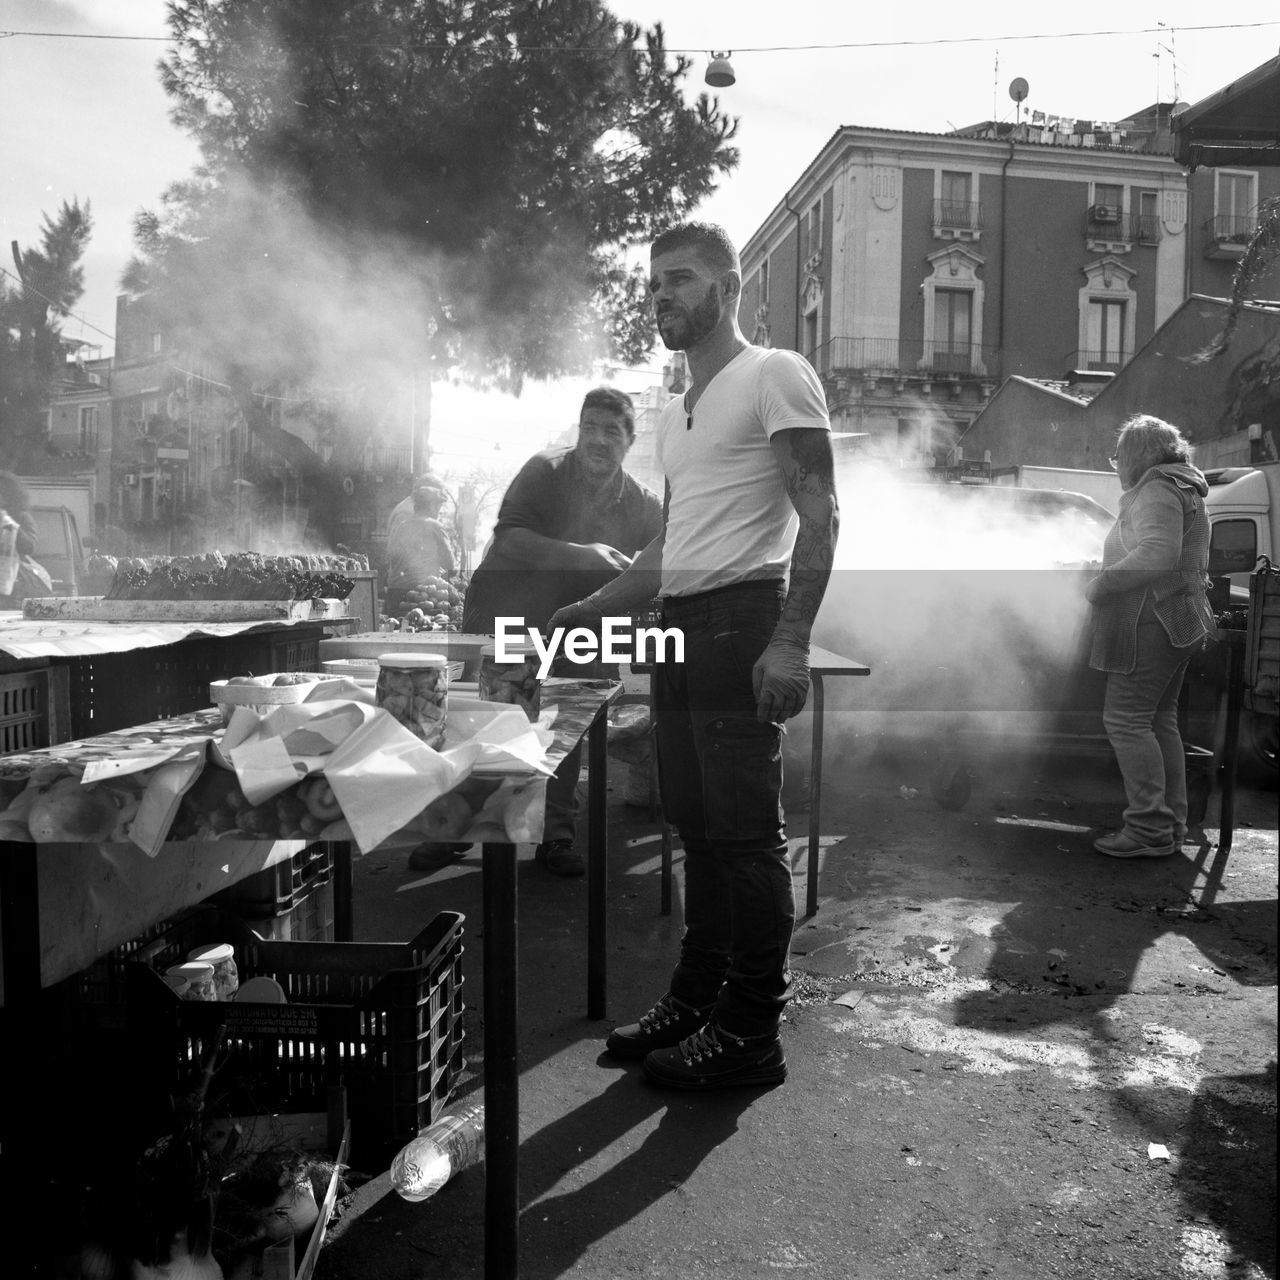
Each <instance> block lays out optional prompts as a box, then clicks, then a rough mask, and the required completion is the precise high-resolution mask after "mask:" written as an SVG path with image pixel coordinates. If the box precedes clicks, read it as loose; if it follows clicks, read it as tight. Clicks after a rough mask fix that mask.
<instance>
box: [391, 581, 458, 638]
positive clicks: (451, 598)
mask: <svg viewBox="0 0 1280 1280" xmlns="http://www.w3.org/2000/svg"><path fill="white" fill-rule="evenodd" d="M465 596H466V579H465V578H463V577H461V576H459V577H457V578H456V579H455V580H454V581H452V582H451V581H450V580H449V579H448V578H443V577H439V576H436V577H432V578H428V579H427V580H426V581H425V582H421V583H419V584H418V585H417V586H415V587H412V588H410V589H409V590H408V591H406V592H405V595H404V602H405V604H406V606H408V612H407V613H406V614H405V619H404V626H405V629H406V630H411V631H458V630H460V629H461V627H462V606H463V601H464V598H465ZM419 615H421V616H420V617H419Z"/></svg>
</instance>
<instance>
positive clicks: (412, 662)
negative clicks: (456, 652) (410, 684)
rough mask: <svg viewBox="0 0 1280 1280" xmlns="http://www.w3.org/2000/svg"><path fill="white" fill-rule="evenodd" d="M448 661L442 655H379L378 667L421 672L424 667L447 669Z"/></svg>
mask: <svg viewBox="0 0 1280 1280" xmlns="http://www.w3.org/2000/svg"><path fill="white" fill-rule="evenodd" d="M448 665H449V659H448V658H446V657H445V656H444V654H443V653H380V654H379V655H378V666H380V667H403V668H406V669H408V670H422V669H424V668H426V667H447V666H448Z"/></svg>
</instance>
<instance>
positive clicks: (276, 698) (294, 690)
mask: <svg viewBox="0 0 1280 1280" xmlns="http://www.w3.org/2000/svg"><path fill="white" fill-rule="evenodd" d="M244 679H245V681H247V682H245V683H241V682H239V680H240V678H239V677H235V678H233V679H228V680H214V681H213V682H212V683H211V684H210V685H209V699H210V701H211V702H213V704H214V705H215V706H216V707H217V708H218V710H219V711H220V712H221V713H222V723H223V724H227V723H229V722H230V720H231V715H232V712H234V711H235V709H236V708H237V707H248V708H249V710H250V711H256V712H257V713H258V714H259V715H265V714H266V713H267V712H268V711H274V710H275V708H276V707H290V706H296V705H297V704H298V703H299V702H305V701H306V700H307V698H309V697H310V696H311V695H312V693H314V692H315V688H316V685H317V683H319V682H320V681H321V680H324V679H326V676H325V675H324V674H322V673H320V672H311V671H290V672H279V673H277V674H273V675H267V676H249V677H245V678H244ZM276 680H281V681H282V683H280V684H275V683H274V682H275V681H276ZM285 680H287V681H288V683H284V682H283V681H285Z"/></svg>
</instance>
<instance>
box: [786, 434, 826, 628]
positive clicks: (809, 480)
mask: <svg viewBox="0 0 1280 1280" xmlns="http://www.w3.org/2000/svg"><path fill="white" fill-rule="evenodd" d="M769 443H770V444H771V445H772V446H773V456H774V457H775V458H776V459H777V461H778V466H779V467H780V468H781V469H782V474H783V476H784V477H785V479H786V485H787V497H788V498H790V499H791V505H792V506H793V507H795V509H796V514H797V515H799V517H800V531H799V532H798V533H797V534H796V545H795V548H794V549H793V550H792V552H791V584H790V587H789V589H788V591H787V599H786V602H785V604H784V605H783V609H782V620H781V621H780V622H779V623H778V630H779V631H784V630H785V631H789V632H791V633H793V634H795V635H796V636H798V637H800V638H802V639H804V640H806V641H807V640H808V639H809V633H810V631H812V629H813V620H814V619H815V618H816V617H817V616H818V606H819V605H820V604H821V603H822V597H823V595H824V594H825V592H826V590H827V580H828V579H829V578H830V577H831V563H832V560H833V558H834V556H835V549H836V537H837V535H838V533H839V530H840V509H839V506H838V504H837V502H836V482H835V463H834V462H833V461H832V457H831V432H829V431H823V430H821V429H820V428H814V427H808V428H802V429H799V430H794V431H779V432H776V433H775V434H774V435H773V436H772V437H771V439H770V441H769Z"/></svg>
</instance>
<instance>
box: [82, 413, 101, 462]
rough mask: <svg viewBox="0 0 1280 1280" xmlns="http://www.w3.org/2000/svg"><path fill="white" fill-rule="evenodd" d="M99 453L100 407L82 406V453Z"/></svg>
mask: <svg viewBox="0 0 1280 1280" xmlns="http://www.w3.org/2000/svg"><path fill="white" fill-rule="evenodd" d="M97 451H98V406H97V405H96V404H84V405H81V406H80V452H81V453H97Z"/></svg>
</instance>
